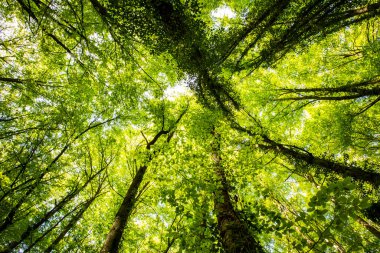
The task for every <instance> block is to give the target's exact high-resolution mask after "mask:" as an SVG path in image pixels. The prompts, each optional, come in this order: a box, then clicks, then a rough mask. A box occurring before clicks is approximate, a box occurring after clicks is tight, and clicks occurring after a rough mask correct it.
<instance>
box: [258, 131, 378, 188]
mask: <svg viewBox="0 0 380 253" xmlns="http://www.w3.org/2000/svg"><path fill="white" fill-rule="evenodd" d="M264 141H265V142H266V143H267V144H268V145H263V144H260V145H259V148H261V149H263V150H270V151H273V152H274V153H277V154H281V155H284V156H286V157H288V158H291V159H294V160H296V161H302V162H305V163H306V164H308V165H311V166H314V167H315V168H317V170H319V171H321V172H335V173H336V174H338V175H340V176H342V177H352V178H353V179H354V180H357V181H362V182H367V183H370V184H372V185H374V186H376V187H378V186H380V174H378V173H376V172H372V171H368V170H365V169H363V168H361V167H358V166H350V165H345V164H341V163H338V162H335V161H331V160H328V159H326V158H320V157H317V156H314V155H313V154H311V153H309V152H306V151H304V150H303V149H301V148H297V147H293V146H285V145H283V144H281V143H277V142H274V141H272V140H270V139H269V138H268V137H266V136H264Z"/></svg>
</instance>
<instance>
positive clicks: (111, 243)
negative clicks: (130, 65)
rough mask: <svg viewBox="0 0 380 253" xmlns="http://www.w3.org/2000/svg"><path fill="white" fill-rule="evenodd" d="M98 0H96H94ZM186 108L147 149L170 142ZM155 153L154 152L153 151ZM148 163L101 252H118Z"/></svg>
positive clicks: (136, 180)
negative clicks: (164, 141)
mask: <svg viewBox="0 0 380 253" xmlns="http://www.w3.org/2000/svg"><path fill="white" fill-rule="evenodd" d="M94 1H96V0H94ZM187 109H188V108H186V109H185V110H184V111H183V112H182V113H181V114H180V115H179V117H178V119H177V120H176V122H175V124H174V125H173V126H172V127H171V128H169V130H164V129H163V128H162V129H161V131H159V132H158V133H157V134H156V135H155V136H154V137H153V139H152V140H151V141H150V142H148V140H147V139H146V138H145V136H144V138H145V140H146V142H147V143H146V149H147V150H150V149H151V147H152V146H153V145H154V144H155V143H156V142H157V141H158V139H160V137H161V136H163V135H168V137H167V139H166V142H169V141H170V140H171V138H172V137H173V134H174V129H175V127H176V126H177V124H178V123H179V121H180V120H181V119H182V117H183V116H184V115H185V113H186V112H187ZM153 154H154V153H153ZM152 159H153V155H149V157H148V161H147V164H148V163H149V162H150V161H151V160H152ZM147 164H145V165H142V166H140V168H139V169H138V170H137V173H136V175H135V177H134V178H133V180H132V183H131V185H130V186H129V188H128V191H127V193H126V195H125V197H124V199H123V202H122V203H121V206H120V207H119V210H118V211H117V213H116V216H115V219H114V222H113V224H112V227H111V230H110V231H109V233H108V235H107V238H106V240H105V242H104V244H103V247H102V249H101V250H100V252H101V253H116V252H118V251H119V244H120V242H121V237H122V235H123V232H124V229H125V226H126V225H127V223H128V219H129V217H130V215H131V213H132V210H133V208H134V206H135V203H136V200H137V199H138V195H137V193H138V190H139V187H140V185H141V182H142V181H143V179H144V175H145V172H146V170H147V168H148V166H147Z"/></svg>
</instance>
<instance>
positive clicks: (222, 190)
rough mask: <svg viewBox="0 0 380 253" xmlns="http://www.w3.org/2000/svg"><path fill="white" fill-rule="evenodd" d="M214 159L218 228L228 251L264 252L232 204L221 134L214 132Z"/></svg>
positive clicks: (215, 203)
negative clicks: (221, 145)
mask: <svg viewBox="0 0 380 253" xmlns="http://www.w3.org/2000/svg"><path fill="white" fill-rule="evenodd" d="M213 135H214V143H213V144H212V159H213V162H214V170H215V174H216V175H217V178H218V187H217V190H216V192H215V198H214V208H215V212H216V215H217V219H218V229H219V233H220V237H221V241H222V245H223V248H224V250H225V252H226V253H238V252H242V253H243V252H253V253H260V252H264V251H263V249H262V247H261V245H260V244H259V242H258V241H257V240H256V239H255V238H254V237H253V236H252V235H251V233H250V231H249V229H248V227H247V226H246V224H245V223H244V222H243V221H242V220H241V219H240V218H239V216H238V215H237V213H236V212H235V210H234V207H233V205H232V202H231V199H230V195H229V192H228V189H229V186H228V183H227V179H226V176H225V172H224V169H223V166H222V164H221V157H220V154H219V153H220V144H219V141H220V136H219V134H218V133H215V132H213Z"/></svg>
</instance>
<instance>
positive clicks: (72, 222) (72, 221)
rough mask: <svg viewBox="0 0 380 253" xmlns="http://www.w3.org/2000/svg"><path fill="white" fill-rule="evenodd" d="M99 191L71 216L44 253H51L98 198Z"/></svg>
mask: <svg viewBox="0 0 380 253" xmlns="http://www.w3.org/2000/svg"><path fill="white" fill-rule="evenodd" d="M99 193H100V191H98V192H97V193H96V194H95V195H94V196H93V197H92V198H90V199H89V200H88V201H87V202H86V203H85V204H84V206H83V207H82V208H81V209H80V211H79V212H78V213H77V214H76V215H75V216H73V217H72V218H71V219H70V221H69V223H67V225H66V226H65V227H64V228H63V230H62V231H61V233H60V234H59V235H58V236H57V238H55V240H54V241H53V242H52V243H51V244H50V245H49V247H47V248H46V249H45V251H44V252H45V253H49V252H51V251H52V250H53V249H54V248H55V247H56V246H57V245H58V244H59V243H60V242H61V241H62V239H63V238H64V237H65V236H66V234H67V233H68V232H69V231H70V230H71V229H72V228H73V227H74V226H75V224H76V223H77V222H78V221H79V220H80V219H81V218H82V216H83V214H84V212H86V210H87V209H88V208H89V207H90V206H91V204H92V203H93V202H94V200H95V199H96V198H97V197H98V196H99Z"/></svg>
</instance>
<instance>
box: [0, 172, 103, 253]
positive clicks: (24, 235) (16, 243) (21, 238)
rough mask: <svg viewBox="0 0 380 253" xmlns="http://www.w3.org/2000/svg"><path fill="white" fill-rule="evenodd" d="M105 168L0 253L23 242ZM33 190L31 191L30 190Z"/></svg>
mask: <svg viewBox="0 0 380 253" xmlns="http://www.w3.org/2000/svg"><path fill="white" fill-rule="evenodd" d="M105 168H106V167H103V168H102V169H100V170H99V171H98V172H96V173H95V174H94V175H92V176H91V177H89V178H88V179H87V181H86V182H85V183H84V184H83V185H82V186H81V187H80V188H75V189H74V190H73V191H71V192H70V193H69V194H67V195H66V196H65V197H64V198H63V199H62V200H61V201H60V202H59V203H58V204H56V205H55V206H54V207H53V208H52V209H51V210H50V211H49V212H47V213H46V214H45V215H44V216H43V217H42V218H40V219H39V220H38V221H36V222H35V223H33V224H31V225H29V226H28V228H27V229H26V230H25V231H24V232H23V233H22V234H21V237H20V239H19V240H15V241H11V242H10V243H8V246H7V247H6V249H5V250H3V251H1V252H0V253H5V252H10V251H12V250H13V249H15V248H16V247H17V246H18V245H19V244H20V243H21V242H22V241H24V240H25V239H26V238H28V236H30V235H31V234H32V233H33V232H34V231H35V230H36V229H38V228H39V227H40V226H41V225H42V224H44V223H45V222H47V221H48V220H49V219H50V218H51V217H52V216H53V215H54V214H56V213H57V212H58V211H60V210H61V209H62V208H63V207H64V206H65V205H66V204H67V203H69V202H70V201H71V200H72V199H73V198H74V197H75V196H77V195H78V194H79V193H80V192H81V191H82V190H83V189H84V188H86V186H87V185H88V184H89V183H90V182H91V181H92V180H93V179H94V178H95V177H96V176H97V175H99V174H100V173H101V172H102V171H103V170H104V169H105ZM32 190H33V189H32Z"/></svg>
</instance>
